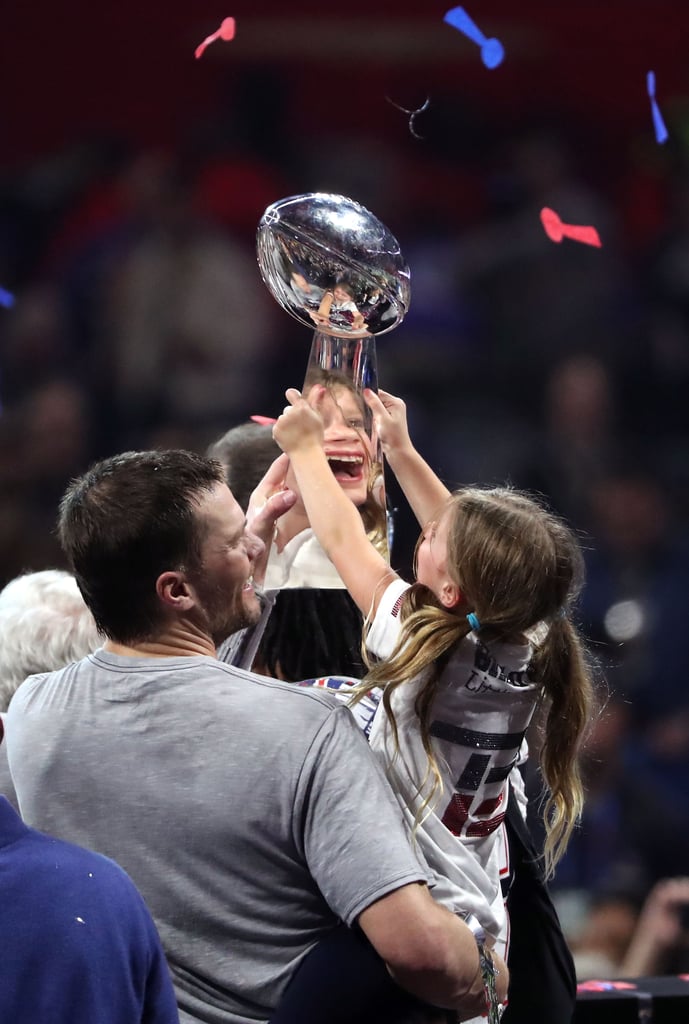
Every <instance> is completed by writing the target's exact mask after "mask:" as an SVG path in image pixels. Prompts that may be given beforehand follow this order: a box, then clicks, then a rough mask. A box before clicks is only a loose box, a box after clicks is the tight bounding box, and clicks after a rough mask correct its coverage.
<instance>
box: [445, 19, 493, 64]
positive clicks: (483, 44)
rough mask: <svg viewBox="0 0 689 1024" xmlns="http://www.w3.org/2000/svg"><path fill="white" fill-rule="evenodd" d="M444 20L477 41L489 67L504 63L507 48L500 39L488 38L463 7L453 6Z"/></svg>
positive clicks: (473, 41) (483, 59) (482, 56)
mask: <svg viewBox="0 0 689 1024" xmlns="http://www.w3.org/2000/svg"><path fill="white" fill-rule="evenodd" d="M443 21H446V22H447V24H448V25H452V27H453V28H456V29H458V31H459V32H463V33H464V35H465V36H466V37H467V39H471V41H472V43H476V45H477V46H478V48H479V49H480V51H481V60H482V61H483V63H484V64H485V66H486V67H487V68H490V69H492V68H496V67H497V66H498V64H502V61H503V58H504V56H505V48H504V47H503V45H502V43H501V42H500V40H499V39H487V38H486V37H485V36H484V34H483V32H482V31H481V29H480V28H479V27H478V25H477V24H476V23H475V22H474V21H472V20H471V18H470V17H469V15H468V14H467V12H466V11H465V10H464V8H463V7H453V8H452V9H451V10H449V11H448V12H447V14H446V15H445V17H444V18H443Z"/></svg>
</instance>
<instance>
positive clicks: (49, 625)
mask: <svg viewBox="0 0 689 1024" xmlns="http://www.w3.org/2000/svg"><path fill="white" fill-rule="evenodd" d="M103 639H104V638H103V637H102V636H101V634H100V633H99V632H98V627H97V626H96V623H95V621H94V618H93V615H92V614H91V612H90V611H89V609H88V608H87V607H86V604H85V603H84V599H83V597H82V596H81V594H80V592H79V588H78V586H77V582H76V580H75V579H74V576H73V575H72V574H71V573H69V572H65V571H64V570H62V569H44V570H42V571H41V572H29V573H24V574H23V575H22V576H17V577H16V578H15V579H13V580H10V582H9V583H8V584H7V585H6V586H5V587H4V588H3V590H2V591H0V719H1V718H2V716H3V714H4V712H5V711H7V709H8V707H9V704H10V701H11V700H12V697H13V696H14V694H15V692H16V690H17V688H18V687H19V686H21V684H22V683H23V682H24V680H25V679H26V678H27V676H31V675H34V674H36V673H38V672H52V671H53V670H54V669H58V668H62V667H63V666H64V665H69V664H70V663H71V662H73V661H79V660H80V659H81V658H83V657H84V656H85V655H87V654H90V653H91V651H95V650H96V648H97V647H100V645H101V644H102V642H103ZM1 724H2V723H1V722H0V725H1ZM0 794H3V795H4V796H6V797H7V799H8V800H9V801H10V803H11V804H12V805H13V806H14V807H15V808H18V803H17V797H16V794H15V792H14V786H13V784H12V780H11V777H10V772H9V767H8V765H7V754H6V752H5V748H4V746H0Z"/></svg>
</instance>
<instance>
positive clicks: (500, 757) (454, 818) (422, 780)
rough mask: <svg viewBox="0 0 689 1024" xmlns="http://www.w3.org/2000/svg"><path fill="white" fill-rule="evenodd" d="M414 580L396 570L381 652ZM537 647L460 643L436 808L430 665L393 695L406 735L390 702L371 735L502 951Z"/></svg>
mask: <svg viewBox="0 0 689 1024" xmlns="http://www.w3.org/2000/svg"><path fill="white" fill-rule="evenodd" d="M408 589H409V584H408V583H405V582H404V581H403V580H396V581H394V582H393V583H391V584H390V586H389V587H388V588H387V590H386V591H385V593H384V594H383V597H382V599H381V602H380V604H379V606H378V610H377V612H376V615H375V618H374V620H373V623H372V626H371V629H370V631H369V633H368V636H367V641H366V642H367V646H368V648H369V650H370V651H371V652H372V653H373V654H375V655H376V656H377V657H379V658H387V657H389V656H390V654H391V653H392V651H393V650H394V648H395V646H396V645H397V642H398V640H399V636H400V631H401V623H400V618H399V612H400V606H401V603H402V598H403V596H404V594H405V592H406V591H407V590H408ZM531 654H532V648H531V645H530V644H528V643H527V644H523V645H507V644H487V645H484V644H482V643H481V641H480V638H479V637H477V636H476V635H475V634H474V633H470V634H469V635H468V636H467V637H466V638H465V639H463V640H462V641H461V642H460V643H459V644H458V646H457V648H456V649H455V651H454V652H453V653H452V655H451V657H450V660H449V662H448V664H447V667H446V668H445V669H444V670H443V672H442V675H441V677H440V680H439V683H438V686H437V690H436V695H435V698H434V701H433V705H432V708H431V715H430V734H431V743H432V746H433V750H434V753H435V757H436V760H437V763H438V768H439V771H440V775H441V780H442V787H438V789H437V791H436V793H435V794H434V795H433V798H432V800H431V803H430V809H429V807H428V806H427V807H425V808H424V806H423V805H424V800H425V799H426V798H427V797H428V796H429V794H430V793H431V789H432V785H433V777H432V775H431V774H430V773H429V762H428V757H427V755H426V751H425V750H424V747H423V742H422V739H421V729H420V724H419V719H418V716H417V714H416V710H415V701H416V698H417V696H418V694H419V692H420V689H421V688H422V685H423V681H424V679H425V674H424V675H421V676H419V677H417V678H415V679H413V680H412V681H411V682H409V683H405V684H403V685H402V686H399V687H398V688H397V689H396V690H395V692H394V694H393V696H392V709H393V711H394V715H395V720H396V724H397V732H398V745H396V744H395V740H394V734H393V731H392V727H391V723H390V720H389V718H388V715H387V714H386V712H385V709H384V707H383V705H382V703H381V704H379V706H378V709H377V711H376V714H375V716H374V719H373V724H372V727H371V730H370V736H369V740H370V743H371V747H372V748H373V749H374V750H375V751H376V753H377V754H378V755H379V756H380V757H381V758H382V760H383V762H384V764H385V768H386V771H387V774H388V777H389V779H390V782H391V784H392V786H393V789H394V790H395V793H396V795H397V798H398V800H399V802H400V804H401V806H402V808H403V811H404V814H405V817H406V819H407V821H408V823H409V825H410V827H411V828H415V835H416V839H417V841H418V843H419V846H420V848H421V850H422V852H423V854H424V856H425V858H426V860H427V862H428V864H429V866H430V867H431V868H432V869H433V871H434V872H435V875H436V885H435V887H434V895H435V896H436V898H438V899H440V900H441V902H443V903H444V904H445V905H446V906H447V907H449V908H450V909H451V910H453V911H454V912H455V913H461V912H465V911H471V912H472V913H474V914H476V916H477V917H478V919H479V920H480V922H481V924H482V925H483V927H484V928H485V929H486V931H487V932H488V933H489V934H490V935H491V936H492V937H493V938H494V939H495V940H496V942H497V943H498V947H497V948H498V950H499V951H500V952H502V950H506V948H507V943H508V940H509V925H508V921H507V915H506V911H505V907H504V899H503V893H502V887H501V880H502V879H503V878H505V879H506V878H507V876H508V874H509V858H508V846H507V838H506V835H505V829H504V825H503V821H504V817H505V813H506V810H507V800H508V795H509V776H510V774H511V772H512V769H513V768H514V767H515V766H516V765H517V764H518V763H519V761H520V759H521V750H522V742H523V740H524V734H525V732H526V729H527V727H528V725H529V722H530V721H531V717H532V715H533V711H534V707H535V703H536V698H537V690H538V688H537V686H536V684H535V683H534V682H533V681H532V680H531V678H530V677H529V675H528V667H529V661H530V659H531ZM417 815H419V817H420V821H421V823H420V824H418V822H417ZM501 947H502V948H501Z"/></svg>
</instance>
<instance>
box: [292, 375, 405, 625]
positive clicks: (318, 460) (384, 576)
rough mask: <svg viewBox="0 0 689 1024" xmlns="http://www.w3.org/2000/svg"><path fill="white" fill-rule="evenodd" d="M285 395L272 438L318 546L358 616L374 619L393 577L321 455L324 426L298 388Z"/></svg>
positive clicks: (359, 517) (323, 454) (357, 513)
mask: <svg viewBox="0 0 689 1024" xmlns="http://www.w3.org/2000/svg"><path fill="white" fill-rule="evenodd" d="M322 390H323V391H324V390H325V389H322ZM286 396H287V399H288V401H289V402H290V406H289V407H287V408H286V409H285V411H284V412H283V414H282V416H280V418H279V419H278V421H277V423H276V424H275V426H274V427H273V437H274V438H275V440H276V441H277V443H278V444H279V445H280V447H281V448H282V450H283V451H284V452H286V453H287V454H288V455H289V458H290V462H291V465H292V469H293V470H294V474H295V476H296V478H297V484H298V485H299V491H300V493H301V498H302V501H303V503H304V507H305V508H306V512H307V515H308V517H309V522H310V524H311V527H312V529H313V531H314V533H315V534H316V537H317V538H318V540H319V542H320V544H321V546H322V547H323V549H324V551H325V552H326V554H327V555H328V557H329V558H330V560H331V561H332V563H333V565H334V566H335V568H336V569H337V571H338V573H339V574H340V576H341V577H342V580H343V582H344V584H345V586H346V587H347V590H348V591H349V593H350V594H351V596H352V598H353V600H354V601H355V603H356V604H357V605H358V607H359V609H360V610H361V612H362V613H363V614H364V615H373V614H375V611H376V609H377V607H378V601H379V600H380V597H381V595H382V594H383V592H384V590H385V588H386V586H387V585H388V583H390V582H391V581H392V580H394V579H396V578H397V574H396V573H394V572H393V570H392V569H391V568H390V566H389V565H388V563H387V562H386V561H385V559H384V558H383V557H382V555H380V554H379V553H378V552H377V551H376V549H375V548H374V547H373V545H372V544H371V543H370V541H369V540H368V538H367V536H366V531H365V528H364V524H363V522H362V520H361V515H360V514H359V511H358V509H357V508H356V507H355V506H354V505H353V504H352V503H351V501H350V500H349V498H348V497H347V496H346V495H345V493H344V492H343V490H342V488H341V487H340V485H339V484H338V482H337V480H336V479H335V477H334V476H333V473H332V471H331V469H330V466H329V465H328V461H327V459H326V457H325V453H324V451H323V423H322V420H321V417H320V416H319V414H318V412H317V411H316V410H315V409H313V408H312V407H311V406H310V405H309V404H308V402H307V401H306V400H305V399H303V398H302V397H301V395H300V393H299V392H298V391H297V390H296V389H294V388H290V389H289V390H288V391H287V392H286ZM318 397H320V396H318ZM318 397H317V398H316V402H317V401H318Z"/></svg>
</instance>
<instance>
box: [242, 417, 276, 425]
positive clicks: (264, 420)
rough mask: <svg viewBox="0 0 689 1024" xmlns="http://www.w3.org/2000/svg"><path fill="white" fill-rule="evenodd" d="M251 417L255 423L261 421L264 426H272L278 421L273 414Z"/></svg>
mask: <svg viewBox="0 0 689 1024" xmlns="http://www.w3.org/2000/svg"><path fill="white" fill-rule="evenodd" d="M249 419H250V420H252V421H253V422H254V423H259V424H260V425H261V426H262V427H270V426H272V424H273V423H277V420H276V419H273V417H272V416H250V417H249Z"/></svg>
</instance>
